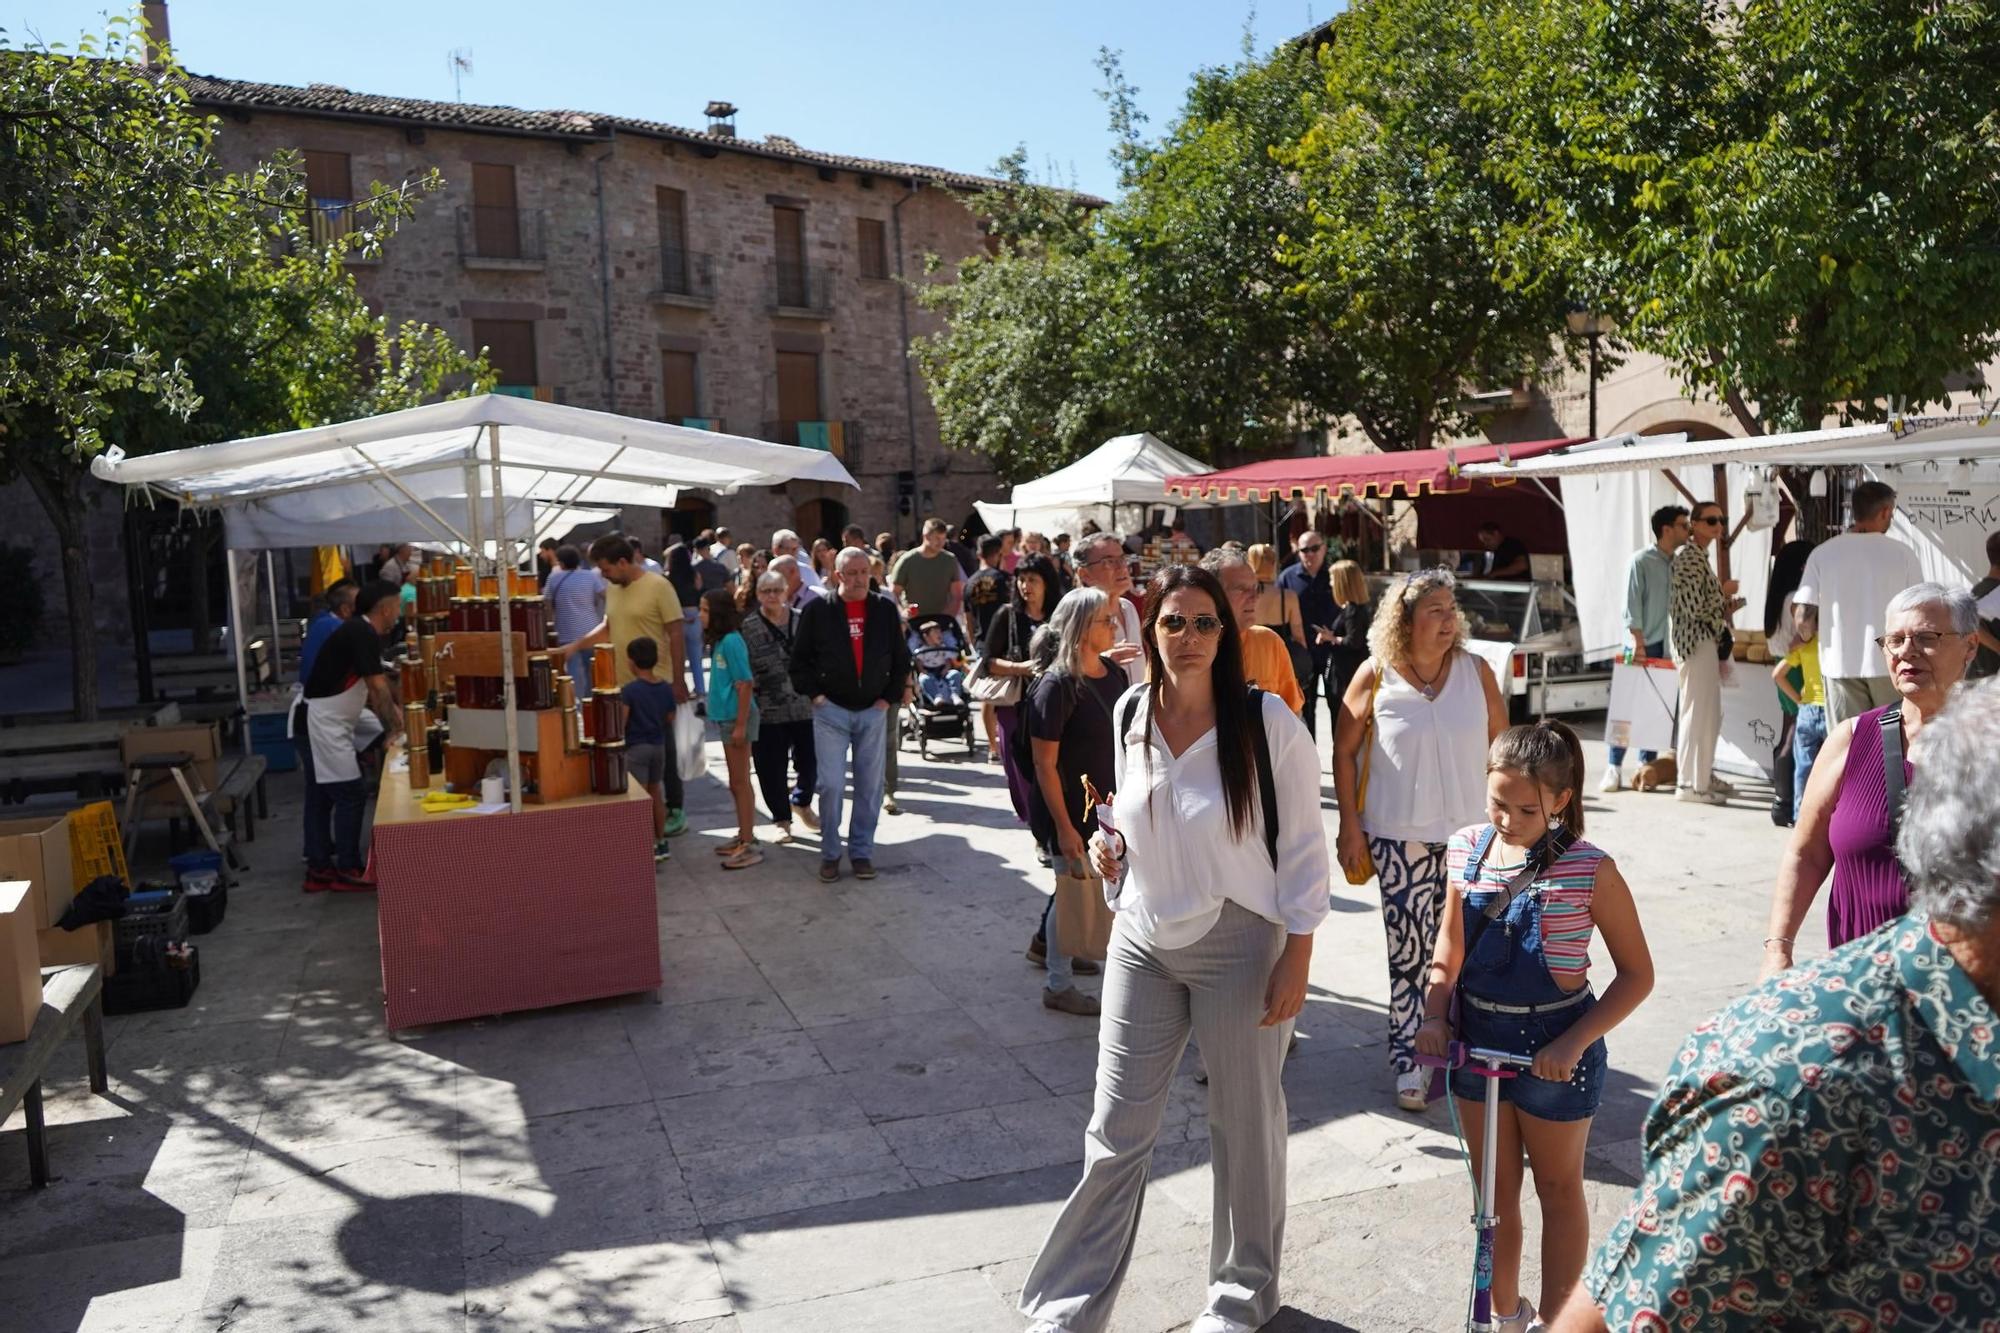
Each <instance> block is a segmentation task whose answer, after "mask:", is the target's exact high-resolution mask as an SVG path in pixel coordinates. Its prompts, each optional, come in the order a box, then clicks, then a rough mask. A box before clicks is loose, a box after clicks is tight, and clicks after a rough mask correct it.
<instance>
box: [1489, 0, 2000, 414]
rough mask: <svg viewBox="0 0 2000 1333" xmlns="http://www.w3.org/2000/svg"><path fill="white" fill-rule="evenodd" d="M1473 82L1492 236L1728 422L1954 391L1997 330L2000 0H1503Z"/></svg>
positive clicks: (1517, 268) (1863, 410)
mask: <svg viewBox="0 0 2000 1333" xmlns="http://www.w3.org/2000/svg"><path fill="white" fill-rule="evenodd" d="M1498 8H1499V10H1500V11H1502V17H1500V18H1499V19H1497V20H1496V22H1495V25H1494V31H1495V32H1496V34H1497V36H1498V45H1497V47H1496V49H1497V50H1499V51H1501V52H1503V53H1504V56H1503V59H1502V63H1504V64H1505V65H1506V66H1508V67H1511V68H1514V69H1517V70H1522V69H1531V70H1533V71H1535V76H1534V77H1533V78H1532V79H1517V80H1516V81H1515V82H1514V83H1513V84H1512V85H1508V84H1506V83H1504V82H1502V81H1500V80H1498V79H1493V80H1489V81H1488V83H1487V84H1486V88H1487V91H1488V93H1489V95H1490V97H1491V107H1490V110H1491V111H1492V113H1493V114H1495V115H1496V116H1499V117H1501V118H1502V121H1503V123H1504V126H1505V129H1504V132H1503V134H1502V135H1501V136H1499V137H1498V138H1497V139H1496V151H1495V154H1494V159H1493V162H1494V168H1495V174H1496V175H1497V176H1499V177H1501V178H1504V179H1505V180H1507V181H1508V182H1509V183H1510V185H1511V186H1512V187H1513V188H1514V189H1516V191H1517V192H1518V194H1519V197H1520V198H1521V199H1522V200H1523V201H1525V202H1527V203H1529V204H1530V205H1532V210H1531V212H1530V214H1529V215H1528V218H1527V219H1526V221H1525V222H1524V223H1523V224H1522V225H1521V226H1520V227H1519V229H1518V230H1517V231H1516V232H1515V233H1514V234H1513V235H1512V236H1511V237H1510V238H1509V241H1508V243H1507V248H1508V250H1509V252H1510V254H1511V257H1512V273H1513V276H1514V277H1515V279H1516V280H1517V282H1518V283H1519V284H1520V285H1521V286H1522V287H1523V288H1524V289H1534V288H1535V287H1536V286H1537V285H1539V284H1540V283H1541V282H1542V275H1543V273H1544V271H1545V269H1546V267H1547V266H1548V265H1550V264H1551V263H1553V264H1557V265H1568V266H1572V267H1574V269H1575V270H1576V271H1578V272H1580V273H1582V274H1583V275H1585V276H1584V278H1583V285H1584V286H1585V287H1587V288H1589V289H1590V290H1592V291H1593V292H1594V293H1595V295H1596V298H1597V299H1598V300H1599V301H1600V302H1601V303H1602V304H1603V305H1604V306H1605V307H1606V308H1607V310H1608V311H1609V312H1610V313H1611V314H1613V315H1614V316H1616V317H1617V319H1618V320H1619V322H1620V325H1621V336H1622V337H1623V338H1624V339H1625V340H1627V341H1629V342H1630V343H1631V344H1633V345H1635V346H1637V347H1641V348H1644V349H1646V350H1648V351H1652V352H1655V353H1657V354H1658V355H1660V356H1662V357H1664V358H1666V359H1667V360H1668V361H1669V362H1670V363H1671V364H1672V365H1673V366H1674V367H1675V369H1676V371H1677V372H1678V373H1679V374H1680V376H1681V377H1682V378H1683V380H1684V381H1685V382H1686V383H1687V384H1688V385H1689V386H1690V387H1691V388H1692V389H1694V390H1695V391H1696V392H1705V393H1708V394H1710V395H1712V396H1713V397H1715V398H1716V399H1718V400H1719V401H1721V402H1723V403H1725V404H1727V405H1728V407H1729V409H1730V411H1731V412H1732V413H1733V414H1734V415H1735V417H1736V418H1737V420H1738V422H1739V423H1740V424H1741V425H1742V426H1743V428H1744V430H1746V431H1748V432H1750V433H1752V434H1756V433H1761V432H1763V431H1765V430H1768V429H1784V428H1789V427H1814V426H1818V425H1819V424H1820V423H1821V422H1822V421H1823V420H1824V419H1825V418H1826V417H1827V416H1828V415H1837V416H1838V417H1839V419H1840V420H1841V421H1843V422H1848V421H1854V420H1877V419H1881V418H1882V417H1883V416H1884V415H1885V414H1886V412H1887V411H1888V402H1889V400H1890V399H1892V398H1893V399H1896V400H1900V401H1901V402H1903V403H1905V404H1907V405H1908V406H1909V407H1912V408H1914V407H1917V406H1920V405H1922V404H1926V403H1936V402H1944V401H1948V388H1949V386H1950V385H1951V384H1952V383H1953V382H1954V379H1955V377H1960V376H1963V375H1965V374H1967V373H1968V372H1971V371H1973V370H1974V368H1976V367H1978V366H1979V365H1981V364H1982V363H1984V362H1985V361H1987V360H1989V359H1991V358H1992V357H1993V356H1994V354H1995V353H1996V351H2000V193H1996V190H1995V187H1994V172H1993V148H1994V142H1995V136H1996V132H2000V116H1996V113H1995V109H1994V100H1993V91H1992V90H1993V80H1994V77H1995V74H1996V73H2000V62H1997V61H1996V57H1995V53H1996V52H2000V11H1996V10H1995V9H1994V7H1992V6H1990V5H1986V4H1972V3H1958V2H1956V0H1952V2H1948V3H1938V2H1937V0H1820V2H1819V3H1816V4H1812V5H1788V4H1779V3H1772V2H1771V0H1752V3H1748V4H1735V3H1723V2H1722V0H1540V2H1538V3H1529V0H1511V2H1510V3H1508V4H1505V5H1502V6H1499V7H1498Z"/></svg>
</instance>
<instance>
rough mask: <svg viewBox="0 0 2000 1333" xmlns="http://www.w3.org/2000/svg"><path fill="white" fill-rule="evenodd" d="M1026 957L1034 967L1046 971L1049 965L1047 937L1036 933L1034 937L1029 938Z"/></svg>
mask: <svg viewBox="0 0 2000 1333" xmlns="http://www.w3.org/2000/svg"><path fill="white" fill-rule="evenodd" d="M1026 957H1027V959H1028V961H1029V962H1030V963H1032V964H1034V965H1035V966H1036V967H1039V968H1041V969H1042V970H1043V971H1047V970H1048V966H1049V942H1048V939H1047V938H1046V937H1044V936H1042V935H1039V934H1037V935H1036V936H1035V938H1033V939H1031V940H1029V941H1028V952H1027V955H1026Z"/></svg>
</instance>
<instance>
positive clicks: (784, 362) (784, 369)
mask: <svg viewBox="0 0 2000 1333" xmlns="http://www.w3.org/2000/svg"><path fill="white" fill-rule="evenodd" d="M778 417H779V420H780V421H781V422H782V423H783V424H784V426H785V427H790V426H792V425H794V424H795V423H797V422H800V421H818V420H819V419H820V406H819V354H818V353H816V352H780V353H778ZM784 443H789V441H784Z"/></svg>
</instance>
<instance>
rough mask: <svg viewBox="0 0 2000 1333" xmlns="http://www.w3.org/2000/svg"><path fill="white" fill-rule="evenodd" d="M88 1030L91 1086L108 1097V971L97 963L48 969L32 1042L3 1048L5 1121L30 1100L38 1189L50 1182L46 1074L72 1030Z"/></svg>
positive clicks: (0, 1092) (0, 1076) (31, 1165)
mask: <svg viewBox="0 0 2000 1333" xmlns="http://www.w3.org/2000/svg"><path fill="white" fill-rule="evenodd" d="M79 1025H81V1026H82V1028H83V1046H84V1054H85V1056H86V1058H87V1059H88V1061H89V1064H90V1090H91V1091H92V1092H94V1093H96V1094H97V1095H98V1096H100V1097H101V1096H103V1095H104V1094H105V1093H106V1092H107V1091H108V1090H109V1087H110V1083H109V1080H108V1079H107V1078H106V1077H105V1073H104V973H103V972H102V971H101V970H100V969H99V968H98V966H97V964H95V963H87V964H77V965H72V966H68V967H45V968H43V969H42V1011H41V1013H40V1014H38V1015H36V1017H35V1026H34V1027H33V1028H31V1029H29V1032H28V1039H27V1040H26V1041H17V1042H14V1043H12V1044H10V1045H7V1046H0V1120H5V1119H6V1118H7V1117H8V1116H10V1115H12V1114H13V1113H14V1108H15V1107H17V1106H22V1105H24V1104H25V1106H26V1108H27V1113H28V1178H29V1179H30V1180H31V1181H32V1182H33V1183H34V1186H35V1188H36V1189H43V1188H45V1187H46V1186H47V1185H48V1183H49V1148H48V1137H47V1130H46V1129H45V1128H44V1127H43V1125H42V1073H43V1071H45V1070H46V1069H47V1068H48V1067H49V1061H50V1060H52V1059H54V1058H55V1054H56V1052H57V1051H58V1050H60V1049H62V1044H63V1042H64V1041H65V1040H67V1039H68V1037H69V1035H70V1033H71V1032H73V1031H75V1030H76V1028H77V1027H78V1026H79Z"/></svg>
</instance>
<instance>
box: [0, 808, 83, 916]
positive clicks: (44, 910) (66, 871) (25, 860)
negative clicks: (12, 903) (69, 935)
mask: <svg viewBox="0 0 2000 1333" xmlns="http://www.w3.org/2000/svg"><path fill="white" fill-rule="evenodd" d="M6 880H27V881H28V882H29V883H30V884H32V885H33V886H34V890H35V891H34V892H33V893H31V894H30V895H29V898H30V899H31V902H30V905H29V912H30V914H31V915H32V917H33V920H34V928H35V929H36V930H47V929H48V928H49V927H50V926H53V925H54V924H55V923H56V922H57V921H59V920H60V919H61V918H62V914H63V909H64V908H66V907H68V906H69V900H70V899H71V898H74V897H75V896H76V880H75V877H74V874H73V872H72V869H71V859H70V846H69V816H68V815H57V816H56V817H55V818H53V819H50V818H48V817H47V816H43V817H41V818H37V819H6V820H0V881H6Z"/></svg>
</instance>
